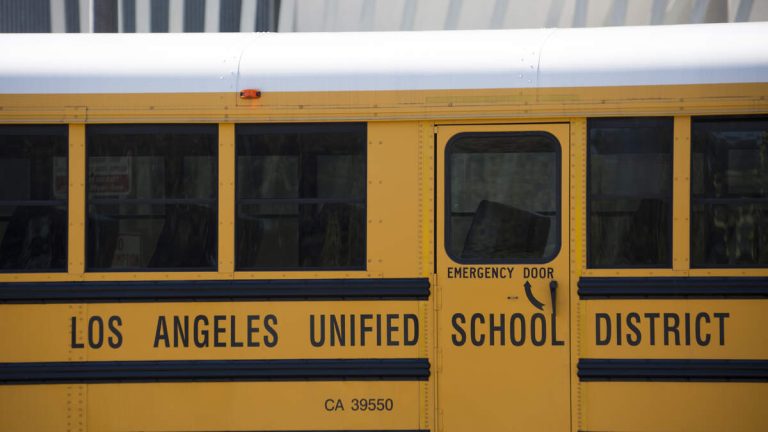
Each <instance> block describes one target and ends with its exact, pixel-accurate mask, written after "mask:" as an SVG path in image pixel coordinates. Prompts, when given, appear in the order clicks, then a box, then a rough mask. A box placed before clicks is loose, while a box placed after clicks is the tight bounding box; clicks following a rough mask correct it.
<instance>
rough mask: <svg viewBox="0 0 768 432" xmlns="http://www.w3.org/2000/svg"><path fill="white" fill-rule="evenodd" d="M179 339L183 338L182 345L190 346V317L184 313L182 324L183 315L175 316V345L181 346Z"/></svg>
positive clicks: (175, 346)
mask: <svg viewBox="0 0 768 432" xmlns="http://www.w3.org/2000/svg"><path fill="white" fill-rule="evenodd" d="M179 340H181V346H183V347H184V348H187V347H189V317H188V316H187V315H184V323H183V324H182V321H181V317H179V316H174V317H173V347H174V348H178V347H179Z"/></svg>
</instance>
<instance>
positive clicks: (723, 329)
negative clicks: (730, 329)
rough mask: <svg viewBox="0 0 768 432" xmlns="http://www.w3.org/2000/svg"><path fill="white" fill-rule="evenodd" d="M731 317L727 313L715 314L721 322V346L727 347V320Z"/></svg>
mask: <svg viewBox="0 0 768 432" xmlns="http://www.w3.org/2000/svg"><path fill="white" fill-rule="evenodd" d="M729 316H731V314H729V313H727V312H715V318H717V319H718V320H719V326H718V327H719V328H720V346H723V345H725V319H726V318H728V317H729Z"/></svg>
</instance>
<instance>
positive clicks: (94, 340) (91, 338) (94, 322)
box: [88, 316, 104, 349]
mask: <svg viewBox="0 0 768 432" xmlns="http://www.w3.org/2000/svg"><path fill="white" fill-rule="evenodd" d="M94 327H95V328H94ZM88 345H89V346H90V347H91V348H97V349H98V348H101V346H102V345H104V320H102V319H101V317H100V316H92V317H91V319H89V320H88Z"/></svg>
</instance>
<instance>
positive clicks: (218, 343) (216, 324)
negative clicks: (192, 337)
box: [213, 315, 227, 348]
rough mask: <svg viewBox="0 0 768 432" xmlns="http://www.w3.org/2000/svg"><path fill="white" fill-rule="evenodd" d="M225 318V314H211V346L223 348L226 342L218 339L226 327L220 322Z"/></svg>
mask: <svg viewBox="0 0 768 432" xmlns="http://www.w3.org/2000/svg"><path fill="white" fill-rule="evenodd" d="M225 319H227V316H226V315H214V316H213V346H214V347H216V348H224V347H226V346H227V343H226V342H224V341H222V340H221V339H219V336H220V335H223V334H224V332H225V331H227V329H226V328H225V327H224V326H222V325H221V322H222V321H224V320H225Z"/></svg>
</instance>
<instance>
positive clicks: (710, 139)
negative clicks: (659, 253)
mask: <svg viewBox="0 0 768 432" xmlns="http://www.w3.org/2000/svg"><path fill="white" fill-rule="evenodd" d="M691 146H692V155H691V162H692V167H691V266H692V267H765V266H766V265H768V118H765V117H762V118H733V119H723V118H718V119H715V118H694V119H693V121H692V136H691Z"/></svg>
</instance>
